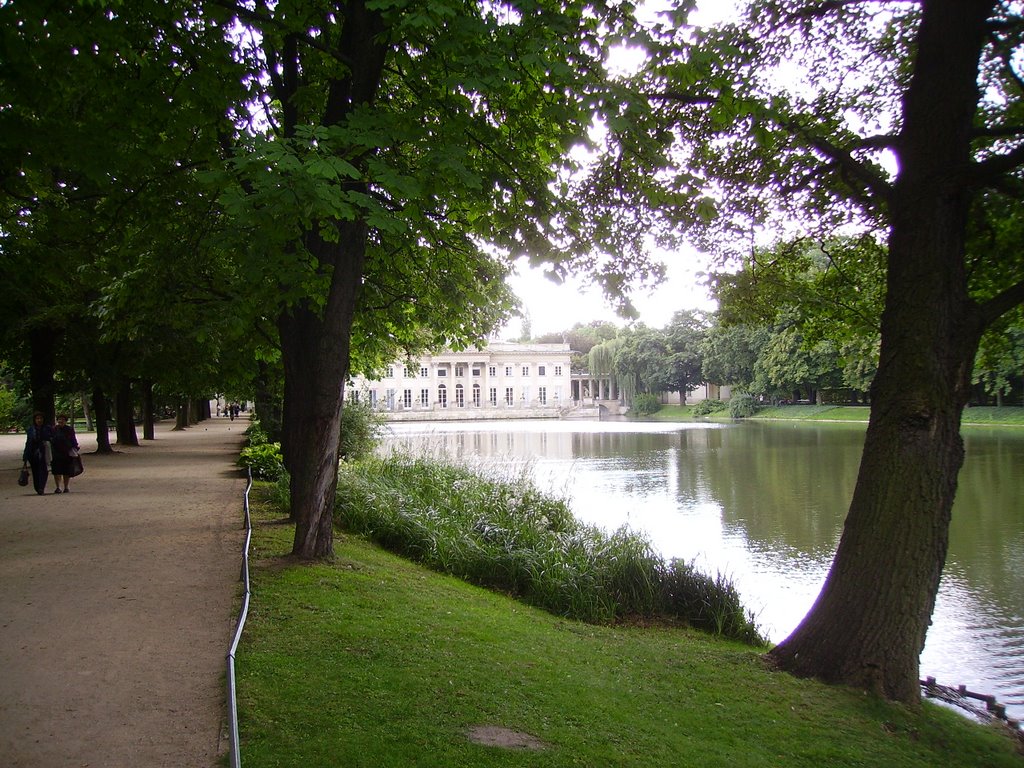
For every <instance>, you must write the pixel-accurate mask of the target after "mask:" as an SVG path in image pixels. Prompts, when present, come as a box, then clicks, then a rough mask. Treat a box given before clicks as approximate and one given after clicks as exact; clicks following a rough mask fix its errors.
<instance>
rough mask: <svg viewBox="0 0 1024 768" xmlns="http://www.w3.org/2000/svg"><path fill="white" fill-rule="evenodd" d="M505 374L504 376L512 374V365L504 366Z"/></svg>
mask: <svg viewBox="0 0 1024 768" xmlns="http://www.w3.org/2000/svg"><path fill="white" fill-rule="evenodd" d="M505 375H506V376H511V375H512V366H511V365H506V366H505Z"/></svg>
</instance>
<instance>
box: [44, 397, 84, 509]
mask: <svg viewBox="0 0 1024 768" xmlns="http://www.w3.org/2000/svg"><path fill="white" fill-rule="evenodd" d="M77 454H78V437H77V435H75V428H74V427H72V426H71V425H70V424H68V417H67V415H66V414H63V413H61V414H58V415H57V426H56V427H54V428H53V462H52V463H51V464H50V468H51V469H52V470H53V482H55V483H56V484H57V489H56V490H55V491H54V493H69V492H70V491H71V489H70V488H68V481H69V480H70V479H71V477H72V473H73V472H74V469H73V468H72V466H71V463H72V460H73V456H75V455H77ZM61 481H63V482H64V490H63V491H61V488H60V484H61Z"/></svg>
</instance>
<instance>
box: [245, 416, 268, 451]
mask: <svg viewBox="0 0 1024 768" xmlns="http://www.w3.org/2000/svg"><path fill="white" fill-rule="evenodd" d="M245 437H246V439H247V440H248V443H249V445H265V444H267V443H269V442H270V437H269V436H268V435H267V431H266V430H265V429H263V425H262V424H261V423H260V421H259V419H253V420H252V421H251V422H249V426H248V428H247V429H246V430H245Z"/></svg>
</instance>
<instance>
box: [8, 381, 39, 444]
mask: <svg viewBox="0 0 1024 768" xmlns="http://www.w3.org/2000/svg"><path fill="white" fill-rule="evenodd" d="M31 410H32V409H31V408H30V407H29V406H28V403H26V402H25V401H24V400H23V399H22V398H20V397H18V394H17V393H16V392H13V391H11V390H10V389H8V388H7V387H6V386H4V385H3V384H2V383H0V431H2V432H6V431H8V430H12V429H21V428H24V426H25V425H26V424H27V423H28V422H29V418H30V416H31Z"/></svg>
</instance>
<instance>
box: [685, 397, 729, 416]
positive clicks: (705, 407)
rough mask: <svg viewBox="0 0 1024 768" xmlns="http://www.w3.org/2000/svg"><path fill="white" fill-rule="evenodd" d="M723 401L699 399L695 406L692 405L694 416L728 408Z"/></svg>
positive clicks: (706, 414)
mask: <svg viewBox="0 0 1024 768" xmlns="http://www.w3.org/2000/svg"><path fill="white" fill-rule="evenodd" d="M728 407H729V406H727V405H726V404H725V403H723V402H722V401H721V400H701V401H700V402H699V403H697V404H696V405H695V406H693V415H694V416H708V415H710V414H712V413H718V412H719V411H724V410H725V409H726V408H728Z"/></svg>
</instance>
